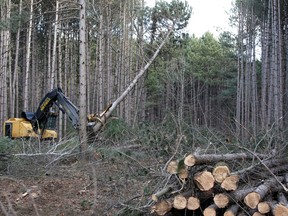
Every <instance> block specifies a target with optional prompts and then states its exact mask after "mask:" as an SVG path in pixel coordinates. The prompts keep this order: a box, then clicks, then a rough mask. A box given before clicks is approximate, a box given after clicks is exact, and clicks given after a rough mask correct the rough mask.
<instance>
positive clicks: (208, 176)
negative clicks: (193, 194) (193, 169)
mask: <svg viewBox="0 0 288 216" xmlns="http://www.w3.org/2000/svg"><path fill="white" fill-rule="evenodd" d="M194 181H195V183H196V185H197V187H198V188H199V189H200V190H201V191H208V190H210V189H211V188H213V187H214V182H215V180H214V177H213V175H212V173H211V172H209V171H206V170H205V171H202V172H199V173H196V174H195V175H194Z"/></svg>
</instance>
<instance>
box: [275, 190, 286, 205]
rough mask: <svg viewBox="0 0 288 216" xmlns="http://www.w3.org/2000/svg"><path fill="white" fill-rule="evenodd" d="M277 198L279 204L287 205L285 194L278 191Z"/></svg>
mask: <svg viewBox="0 0 288 216" xmlns="http://www.w3.org/2000/svg"><path fill="white" fill-rule="evenodd" d="M277 199H278V201H279V203H280V204H282V205H284V206H288V201H287V199H286V197H285V195H284V194H283V193H282V192H279V193H278V195H277Z"/></svg>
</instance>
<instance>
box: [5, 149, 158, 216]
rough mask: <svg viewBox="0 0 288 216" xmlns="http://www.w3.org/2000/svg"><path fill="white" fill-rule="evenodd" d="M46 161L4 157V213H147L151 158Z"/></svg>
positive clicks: (63, 215)
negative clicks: (7, 158) (8, 159)
mask: <svg viewBox="0 0 288 216" xmlns="http://www.w3.org/2000/svg"><path fill="white" fill-rule="evenodd" d="M10 160H11V159H10ZM23 161H24V162H23ZM154 162H155V161H154ZM154 162H152V163H154ZM44 165H45V164H44ZM44 165H43V161H41V162H37V160H35V159H33V160H32V159H29V160H26V159H24V160H23V159H21V160H17V162H15V161H14V160H13V161H12V162H9V161H8V162H6V166H7V167H6V168H7V169H6V171H5V172H4V173H3V172H2V174H1V176H0V184H1V191H0V201H1V202H0V207H1V208H0V215H5V216H7V215H9V216H10V215H19V216H28V215H29V216H33V215H37V216H42V215H45V216H50V215H51V216H66V215H67V216H74V215H75V216H78V215H81V216H86V215H87V216H88V215H89V216H91V215H95V216H98V215H99V216H104V215H107V216H114V215H115V216H116V215H149V212H147V211H146V210H147V209H145V208H143V206H144V205H145V203H147V200H149V196H148V194H149V191H150V192H151V190H152V189H151V183H152V182H153V180H152V179H153V178H154V177H153V173H154V172H153V169H152V168H151V167H149V166H150V165H151V161H149V160H147V157H145V159H144V157H143V158H141V156H139V157H135V155H132V156H130V155H126V154H125V155H120V154H118V155H117V156H115V157H114V156H113V157H109V158H97V157H96V158H94V159H93V160H89V161H86V162H82V161H80V160H78V159H73V160H71V159H69V160H66V161H61V162H60V163H57V164H56V165H53V166H49V167H48V168H47V163H46V165H45V166H44ZM150 194H151V193H150ZM137 208H139V209H140V211H137V210H135V209H137ZM128 209H134V210H129V211H128ZM145 211H146V213H145Z"/></svg>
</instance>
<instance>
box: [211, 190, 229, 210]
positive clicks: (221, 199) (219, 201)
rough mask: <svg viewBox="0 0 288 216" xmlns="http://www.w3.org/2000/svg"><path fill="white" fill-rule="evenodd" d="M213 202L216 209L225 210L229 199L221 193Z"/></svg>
mask: <svg viewBox="0 0 288 216" xmlns="http://www.w3.org/2000/svg"><path fill="white" fill-rule="evenodd" d="M213 200H214V203H215V205H216V206H217V207H218V208H225V207H226V206H227V205H228V203H229V197H228V196H227V195H225V194H223V193H220V194H216V195H215V196H214V198H213Z"/></svg>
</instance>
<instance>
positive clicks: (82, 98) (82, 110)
mask: <svg viewBox="0 0 288 216" xmlns="http://www.w3.org/2000/svg"><path fill="white" fill-rule="evenodd" d="M79 5H80V12H79V14H80V22H79V43H80V45H79V73H80V77H79V82H80V83H79V104H80V106H79V119H80V122H79V123H80V126H79V137H80V151H81V153H82V155H83V153H84V154H85V152H86V150H87V131H86V126H87V120H86V118H87V106H86V99H87V95H86V4H85V0H79ZM83 156H84V155H83Z"/></svg>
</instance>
